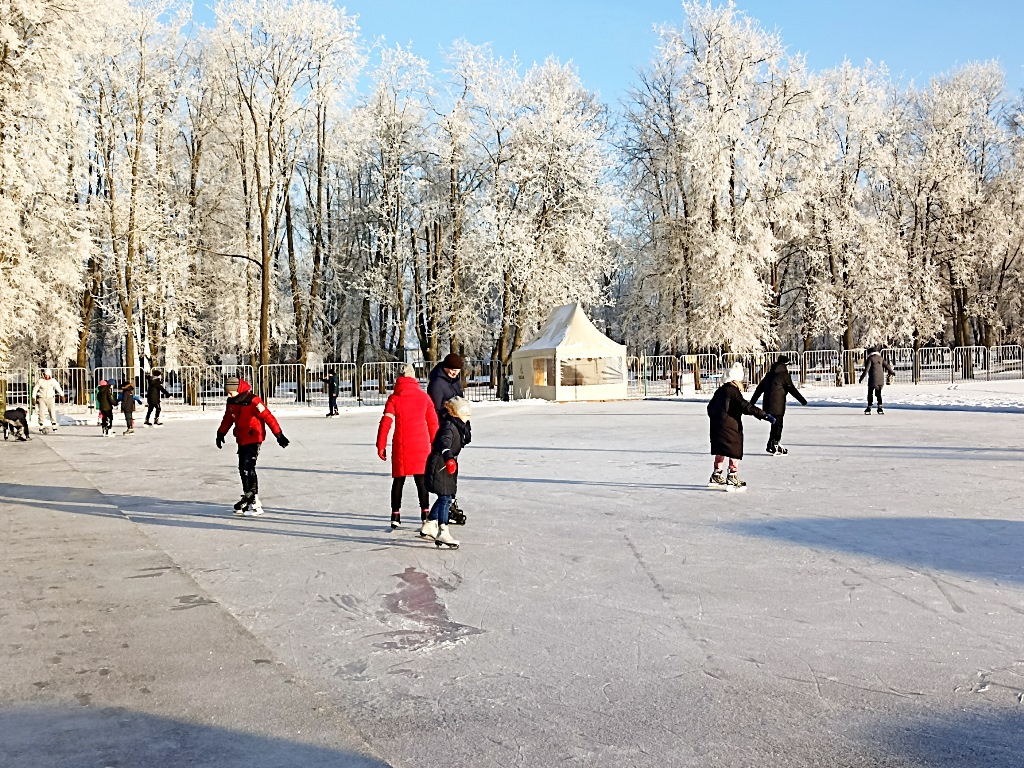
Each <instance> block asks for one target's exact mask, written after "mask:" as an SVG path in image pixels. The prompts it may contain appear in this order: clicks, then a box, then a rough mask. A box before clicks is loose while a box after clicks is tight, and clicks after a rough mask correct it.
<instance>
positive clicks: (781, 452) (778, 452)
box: [775, 445, 789, 456]
mask: <svg viewBox="0 0 1024 768" xmlns="http://www.w3.org/2000/svg"><path fill="white" fill-rule="evenodd" d="M787 453H789V449H788V448H783V447H782V446H781V445H776V446H775V455H776V456H785V455H786V454H787Z"/></svg>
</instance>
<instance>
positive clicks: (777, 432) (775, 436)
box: [768, 414, 783, 445]
mask: <svg viewBox="0 0 1024 768" xmlns="http://www.w3.org/2000/svg"><path fill="white" fill-rule="evenodd" d="M772 415H773V416H775V423H774V424H772V430H771V432H770V433H769V435H768V445H778V444H779V443H780V442H781V440H782V421H783V419H782V416H776V415H775V414H772Z"/></svg>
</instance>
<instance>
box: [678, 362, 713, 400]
mask: <svg viewBox="0 0 1024 768" xmlns="http://www.w3.org/2000/svg"><path fill="white" fill-rule="evenodd" d="M679 378H680V387H686V386H690V387H692V388H693V390H694V391H696V392H700V391H703V390H704V389H716V388H717V387H718V385H719V384H720V383H721V381H722V359H721V357H720V356H719V355H709V354H704V355H682V356H680V358H679Z"/></svg>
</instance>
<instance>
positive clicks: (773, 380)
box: [750, 355, 807, 456]
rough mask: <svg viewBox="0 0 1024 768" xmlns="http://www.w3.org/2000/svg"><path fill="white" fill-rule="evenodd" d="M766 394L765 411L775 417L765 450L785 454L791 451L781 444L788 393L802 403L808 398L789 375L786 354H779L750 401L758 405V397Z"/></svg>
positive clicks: (776, 454) (777, 454)
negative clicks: (801, 392)
mask: <svg viewBox="0 0 1024 768" xmlns="http://www.w3.org/2000/svg"><path fill="white" fill-rule="evenodd" d="M761 395H764V412H765V413H770V414H771V415H772V416H774V417H775V422H774V423H773V424H772V429H771V433H770V434H769V435H768V447H767V448H765V450H766V451H767V452H768V453H770V454H772V455H773V456H785V455H786V454H787V453H789V451H788V450H787V449H786V448H784V447H783V446H782V444H781V441H782V420H783V418H784V417H785V415H786V395H792V396H793V397H795V398H796V399H797V400H798V401H799V402H800V405H807V399H806V398H805V397H804V396H803V395H801V394H800V391H799V390H798V389H797V388H796V386H794V384H793V377H792V376H790V375H789V361H788V360H786V356H785V355H779V359H778V360H776V361H775V362H774V363H773V364H772V367H771V368H770V369H769V370H768V373H766V374H765V375H764V378H763V379H761V383H760V384H758V385H757V388H756V389H755V390H754V394H753V395H752V396H751V398H750V402H751V403H753V404H754V405H757V400H758V398H760V397H761Z"/></svg>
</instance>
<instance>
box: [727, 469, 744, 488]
mask: <svg viewBox="0 0 1024 768" xmlns="http://www.w3.org/2000/svg"><path fill="white" fill-rule="evenodd" d="M725 487H726V490H729V491H744V490H746V488H747V483H746V481H744V480H740V476H739V475H737V474H736V473H735V472H730V473H729V474H728V475H726V478H725Z"/></svg>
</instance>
